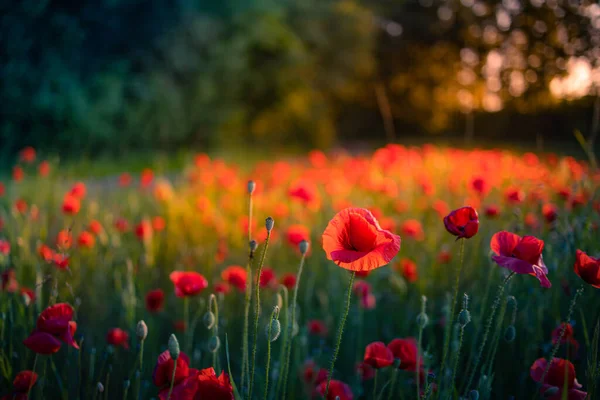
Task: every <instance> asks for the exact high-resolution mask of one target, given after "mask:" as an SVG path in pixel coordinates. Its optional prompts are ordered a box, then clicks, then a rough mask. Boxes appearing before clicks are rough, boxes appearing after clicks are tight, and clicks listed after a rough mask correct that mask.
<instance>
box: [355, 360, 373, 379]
mask: <svg viewBox="0 0 600 400" xmlns="http://www.w3.org/2000/svg"><path fill="white" fill-rule="evenodd" d="M356 370H357V372H358V375H360V379H362V380H363V381H367V380H369V379H373V378H374V377H375V369H374V368H373V367H371V366H370V365H369V364H367V363H366V362H364V361H363V362H360V363H358V365H357V366H356Z"/></svg>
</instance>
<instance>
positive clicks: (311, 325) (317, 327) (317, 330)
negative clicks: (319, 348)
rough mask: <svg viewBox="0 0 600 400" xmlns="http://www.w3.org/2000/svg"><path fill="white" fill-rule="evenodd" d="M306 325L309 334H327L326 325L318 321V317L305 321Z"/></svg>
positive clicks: (323, 335)
mask: <svg viewBox="0 0 600 400" xmlns="http://www.w3.org/2000/svg"><path fill="white" fill-rule="evenodd" d="M307 326H308V333H310V334H311V335H316V336H322V337H325V336H327V332H328V329H327V325H325V322H323V321H320V320H318V319H313V320H310V321H308V323H307Z"/></svg>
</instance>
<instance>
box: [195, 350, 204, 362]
mask: <svg viewBox="0 0 600 400" xmlns="http://www.w3.org/2000/svg"><path fill="white" fill-rule="evenodd" d="M193 357H194V361H200V360H201V359H202V350H200V349H196V350H194V354H193Z"/></svg>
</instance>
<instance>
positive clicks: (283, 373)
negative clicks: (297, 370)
mask: <svg viewBox="0 0 600 400" xmlns="http://www.w3.org/2000/svg"><path fill="white" fill-rule="evenodd" d="M280 288H281V291H282V292H283V296H282V297H283V308H282V309H283V311H284V314H283V338H282V344H281V349H282V350H281V351H280V352H279V368H280V370H279V379H277V386H276V388H275V398H278V396H279V391H280V390H281V383H282V382H283V381H284V380H285V377H286V376H287V373H286V371H285V357H286V352H287V347H288V323H289V310H288V290H287V288H286V287H285V286H283V285H280Z"/></svg>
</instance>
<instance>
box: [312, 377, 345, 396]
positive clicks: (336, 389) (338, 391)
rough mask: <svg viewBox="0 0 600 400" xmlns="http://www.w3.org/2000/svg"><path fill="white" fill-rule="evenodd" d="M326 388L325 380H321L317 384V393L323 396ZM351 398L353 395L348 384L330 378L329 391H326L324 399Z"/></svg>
mask: <svg viewBox="0 0 600 400" xmlns="http://www.w3.org/2000/svg"><path fill="white" fill-rule="evenodd" d="M326 390H327V381H324V382H321V383H320V384H319V386H317V390H316V391H317V393H318V394H319V395H321V396H325V392H326ZM336 399H339V400H353V399H354V396H353V395H352V390H350V386H348V385H346V384H345V383H344V382H341V381H338V380H337V379H332V380H331V382H330V384H329V392H328V393H327V397H326V398H325V400H336Z"/></svg>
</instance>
